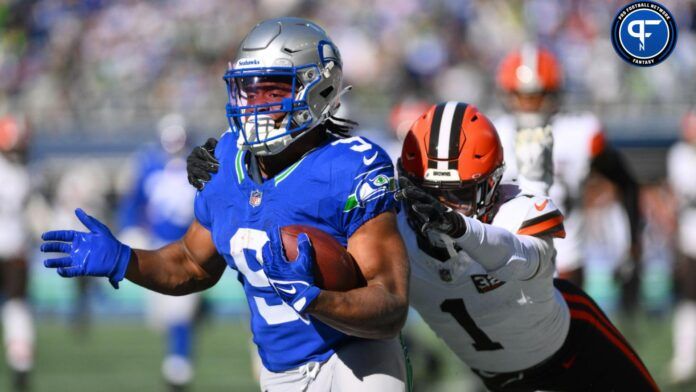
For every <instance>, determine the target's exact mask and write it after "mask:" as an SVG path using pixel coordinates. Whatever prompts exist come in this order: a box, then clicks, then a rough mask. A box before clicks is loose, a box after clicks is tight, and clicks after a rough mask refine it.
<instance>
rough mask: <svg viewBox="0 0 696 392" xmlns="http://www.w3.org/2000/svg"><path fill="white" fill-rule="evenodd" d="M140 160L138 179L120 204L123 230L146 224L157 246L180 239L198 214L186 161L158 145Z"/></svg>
mask: <svg viewBox="0 0 696 392" xmlns="http://www.w3.org/2000/svg"><path fill="white" fill-rule="evenodd" d="M136 160H137V161H136V170H135V182H134V183H133V186H132V188H131V189H130V191H129V192H128V193H127V194H126V195H124V198H123V199H121V202H120V205H119V211H118V214H119V223H120V227H121V229H126V228H129V227H133V226H138V227H142V228H144V229H146V230H148V231H149V232H150V234H151V235H152V239H153V240H154V243H155V244H156V245H159V244H162V243H167V242H172V241H176V240H178V239H179V238H181V237H182V236H183V235H184V233H186V230H187V229H188V227H189V225H191V222H192V221H193V217H194V216H193V203H192V201H193V199H194V197H195V194H196V191H195V189H194V188H193V187H192V186H191V185H190V184H189V183H188V179H187V174H186V161H185V160H184V159H183V158H181V157H172V156H170V155H169V154H167V153H166V152H165V151H164V150H162V149H161V148H154V147H153V148H148V149H146V150H144V151H141V152H140V153H139V154H138V155H137V157H136Z"/></svg>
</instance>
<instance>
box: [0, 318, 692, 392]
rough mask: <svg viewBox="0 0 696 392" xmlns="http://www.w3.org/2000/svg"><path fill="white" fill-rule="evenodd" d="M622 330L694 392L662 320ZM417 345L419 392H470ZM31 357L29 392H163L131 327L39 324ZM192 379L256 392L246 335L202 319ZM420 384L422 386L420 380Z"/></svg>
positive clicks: (143, 333)
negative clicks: (436, 374)
mask: <svg viewBox="0 0 696 392" xmlns="http://www.w3.org/2000/svg"><path fill="white" fill-rule="evenodd" d="M620 327H621V329H622V330H623V331H624V333H625V335H626V336H627V338H628V339H629V341H630V342H632V343H633V344H634V347H635V348H636V350H637V351H638V353H639V354H640V355H641V356H642V358H643V359H644V361H645V363H646V365H647V367H648V368H649V369H650V371H651V372H652V373H653V375H654V376H655V379H656V380H657V382H658V384H659V385H660V386H661V388H663V390H664V391H694V390H696V383H690V384H686V385H683V386H679V387H675V386H669V385H668V383H667V378H666V370H667V369H666V366H667V361H668V359H669V356H670V350H671V342H670V339H671V335H670V323H669V320H668V319H651V318H646V317H639V318H637V319H636V320H634V321H632V322H623V323H620ZM409 329H410V330H412V334H414V335H415V336H417V339H418V340H419V341H421V342H422V345H425V346H427V347H430V348H432V349H433V350H434V351H435V353H436V355H437V356H438V357H439V358H440V360H441V362H442V363H444V366H443V369H442V371H441V374H440V375H441V377H440V379H439V380H437V381H436V380H429V381H428V382H427V383H419V384H417V385H420V387H421V388H420V390H429V391H450V390H457V391H460V392H461V391H473V390H476V389H475V385H476V384H475V383H474V382H472V380H471V375H470V373H469V372H468V370H466V369H465V366H464V365H463V364H461V362H459V361H458V360H456V358H455V357H454V355H453V354H451V353H450V352H449V351H448V350H447V349H446V348H444V345H443V344H442V343H441V342H439V341H438V340H437V338H435V337H434V336H433V335H432V332H430V331H429V330H428V329H427V327H425V326H423V325H417V324H415V325H410V328H409ZM37 338H38V342H37V343H38V346H37V347H38V354H37V359H36V368H35V372H34V377H33V379H32V391H34V392H43V391H46V392H48V391H52V392H53V391H56V392H62V391H71V392H72V391H78V392H80V391H97V392H110V391H114V392H116V391H119V392H120V391H124V390H137V391H165V388H164V385H163V383H162V380H161V376H160V364H161V359H162V353H163V350H164V338H163V337H162V336H161V335H160V334H159V333H157V332H155V331H152V330H150V329H148V328H146V327H145V326H143V324H141V323H138V322H135V321H132V322H130V321H118V322H105V321H99V322H98V323H96V324H95V325H94V326H93V327H92V328H91V329H90V330H89V331H88V332H78V331H75V330H72V329H71V327H70V326H69V325H68V324H65V323H62V322H58V321H55V320H50V319H42V320H40V321H39V324H38V337H37ZM197 339H198V340H197V344H196V348H195V356H196V378H195V381H194V384H193V386H192V388H191V391H258V387H257V385H256V381H255V380H254V379H253V377H252V375H251V366H250V360H249V358H250V357H249V354H248V348H249V344H250V343H249V332H248V325H247V324H246V322H245V321H243V320H240V321H231V320H224V321H222V320H209V321H208V322H207V323H205V324H203V325H202V326H201V327H200V328H199V330H198V335H197ZM414 349H415V350H413V352H412V355H411V361H412V363H413V365H414V368H415V374H416V375H417V376H418V375H419V374H420V375H421V376H422V375H423V374H424V373H427V372H428V371H429V370H427V366H428V363H426V360H427V359H426V357H425V356H423V355H422V350H420V349H417V348H416V347H414ZM422 381H424V380H422ZM6 390H8V391H9V390H10V389H9V375H8V372H7V369H6V367H4V366H2V367H0V391H6Z"/></svg>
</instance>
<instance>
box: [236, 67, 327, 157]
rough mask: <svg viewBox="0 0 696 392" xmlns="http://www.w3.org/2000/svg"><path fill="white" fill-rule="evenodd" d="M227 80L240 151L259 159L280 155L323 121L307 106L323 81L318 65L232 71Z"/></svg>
mask: <svg viewBox="0 0 696 392" xmlns="http://www.w3.org/2000/svg"><path fill="white" fill-rule="evenodd" d="M224 79H225V82H226V83H227V90H228V94H229V100H230V102H229V104H228V105H227V119H228V121H229V124H230V128H231V129H232V130H234V131H237V132H239V137H238V140H237V143H238V145H239V147H240V148H245V149H248V150H251V151H252V152H253V153H254V154H256V155H273V154H277V153H278V152H280V151H282V150H283V149H285V148H286V147H287V146H288V145H289V144H290V143H291V142H293V141H294V139H295V138H296V137H297V136H298V135H299V133H300V132H301V131H304V130H307V129H310V128H311V127H313V126H314V125H316V124H317V123H319V122H320V121H321V119H317V118H314V116H313V115H312V112H311V111H310V108H309V105H308V103H307V94H308V92H309V91H311V90H312V88H313V87H314V85H316V84H317V83H318V82H319V81H320V74H319V68H318V67H317V66H316V65H307V66H303V67H270V68H245V69H233V68H230V70H229V71H228V72H227V73H226V74H225V77H224Z"/></svg>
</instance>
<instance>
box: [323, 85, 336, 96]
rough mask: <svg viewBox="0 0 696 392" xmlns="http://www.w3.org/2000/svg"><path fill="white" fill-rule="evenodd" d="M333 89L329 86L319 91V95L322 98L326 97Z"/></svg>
mask: <svg viewBox="0 0 696 392" xmlns="http://www.w3.org/2000/svg"><path fill="white" fill-rule="evenodd" d="M333 91H334V88H333V86H329V87H327V88H325V89H323V90H321V91H320V92H319V95H321V96H322V97H324V98H327V97H328V96H329V95H330V94H331V93H332V92H333Z"/></svg>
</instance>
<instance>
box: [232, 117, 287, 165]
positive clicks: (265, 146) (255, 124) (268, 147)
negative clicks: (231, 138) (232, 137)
mask: <svg viewBox="0 0 696 392" xmlns="http://www.w3.org/2000/svg"><path fill="white" fill-rule="evenodd" d="M288 123H289V116H288V115H287V114H286V115H285V116H284V117H283V120H282V121H281V123H280V125H279V126H278V127H276V120H274V119H273V117H271V116H269V115H266V114H259V115H256V116H253V117H249V118H248V119H247V121H246V122H245V123H244V130H243V131H242V132H244V135H241V134H240V135H239V139H238V140H237V144H238V146H239V147H241V148H246V149H248V150H250V151H251V152H252V153H254V155H273V154H277V153H279V152H280V151H282V150H283V149H285V147H287V146H288V145H289V144H290V142H292V140H293V139H292V137H291V136H290V135H285V136H283V137H279V138H277V139H273V140H271V141H269V142H267V143H262V144H257V145H254V146H249V145H245V143H244V142H245V141H246V142H248V143H254V142H257V141H259V140H265V139H268V138H270V137H273V136H276V135H279V134H282V133H285V132H286V129H287V127H288ZM245 136H246V139H245Z"/></svg>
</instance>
